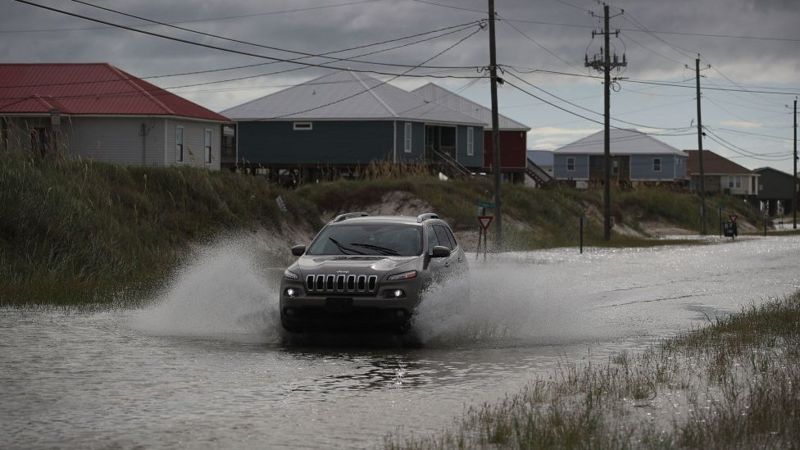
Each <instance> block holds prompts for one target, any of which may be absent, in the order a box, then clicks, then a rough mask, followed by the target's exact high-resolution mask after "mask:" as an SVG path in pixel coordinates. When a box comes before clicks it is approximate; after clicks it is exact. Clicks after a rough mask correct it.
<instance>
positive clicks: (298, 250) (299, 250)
mask: <svg viewBox="0 0 800 450" xmlns="http://www.w3.org/2000/svg"><path fill="white" fill-rule="evenodd" d="M305 252H306V246H305V245H295V246H294V247H292V254H293V255H294V256H303V253H305Z"/></svg>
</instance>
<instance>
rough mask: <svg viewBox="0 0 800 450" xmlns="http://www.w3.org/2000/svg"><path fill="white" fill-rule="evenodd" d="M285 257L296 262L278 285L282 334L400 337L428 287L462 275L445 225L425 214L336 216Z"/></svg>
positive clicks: (460, 254)
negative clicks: (351, 332)
mask: <svg viewBox="0 0 800 450" xmlns="http://www.w3.org/2000/svg"><path fill="white" fill-rule="evenodd" d="M292 254H294V255H295V256H298V257H299V258H298V259H297V261H296V262H295V263H294V264H292V265H291V266H289V267H288V268H287V269H286V271H285V272H284V275H283V279H282V281H281V287H280V317H281V325H282V326H283V328H284V329H285V330H287V331H290V332H301V331H306V330H312V329H319V328H324V329H332V328H333V329H342V328H345V329H365V330H373V331H394V332H405V331H407V330H408V329H409V327H410V324H411V320H412V317H413V315H414V313H415V310H416V308H417V306H418V305H419V304H420V301H421V300H422V294H423V292H425V290H426V289H427V288H428V287H429V286H430V285H431V284H432V283H438V282H441V281H443V280H445V279H447V278H449V277H452V276H455V275H459V274H463V273H464V272H466V271H467V270H468V269H467V261H466V257H465V256H464V250H463V249H462V248H461V246H460V245H458V242H457V241H456V239H455V236H454V235H453V231H452V230H451V229H450V226H449V225H448V224H447V223H446V222H445V221H443V220H441V219H440V218H439V216H437V215H436V214H433V213H426V214H421V215H419V216H417V217H411V216H369V215H367V214H366V213H361V212H359V213H348V214H341V215H339V216H337V217H336V218H335V219H333V220H332V221H331V222H330V223H328V224H327V225H325V226H324V227H323V228H322V230H320V232H319V233H318V234H317V236H316V237H315V238H314V240H313V241H312V242H311V244H310V245H309V246H308V247H306V246H303V245H298V246H295V247H293V248H292Z"/></svg>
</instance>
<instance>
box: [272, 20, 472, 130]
mask: <svg viewBox="0 0 800 450" xmlns="http://www.w3.org/2000/svg"><path fill="white" fill-rule="evenodd" d="M482 30H483V28H479V29H477V30H475V31H473V32H472V33H470V34H468V35H467V36H465V37H463V38H461V39H460V40H458V41H456V42H455V43H453V44H451V45H450V46H449V47H447V48H445V49H444V50H441V51H439V52H437V53H436V54H435V55H433V56H431V57H430V58H428V59H426V60H425V61H423V62H421V63H420V64H419V66H417V67H423V66H424V65H425V64H427V63H428V62H430V61H433V60H434V59H436V58H438V57H439V56H441V55H443V54H445V53H447V52H448V51H450V50H452V49H454V48H455V47H457V46H458V45H459V44H461V43H462V42H464V41H466V40H467V39H469V38H471V37H472V36H474V35H476V34H478V33H479V32H481V31H482ZM417 67H412V68H410V69H408V70H406V71H405V72H404V73H402V74H397V75H396V76H394V77H392V78H389V79H388V80H386V81H381V82H380V83H378V84H376V85H375V86H372V87H366V88H365V89H364V90H362V91H359V92H356V93H355V94H351V95H348V96H345V97H343V98H340V99H338V100H334V101H332V102H328V103H325V104H322V105H318V106H315V107H313V108H307V109H304V110H301V111H295V112H293V113H289V114H281V115H278V116H274V117H270V118H265V119H262V120H270V119H280V118H285V117H292V116H297V115H298V114H304V113H307V112H311V111H315V110H318V109H321V108H325V107H328V106H332V105H335V104H337V103H341V102H343V101H345V100H349V99H351V98H353V97H356V96H359V95H361V94H364V93H366V92H369V91H370V90H372V89H375V88H376V87H378V86H382V85H384V84H387V83H389V82H390V81H393V80H395V79H397V78H399V77H401V76H405V75H407V74H408V72H411V71H412V70H414V69H416V68H417ZM356 78H358V77H356ZM359 81H360V79H359Z"/></svg>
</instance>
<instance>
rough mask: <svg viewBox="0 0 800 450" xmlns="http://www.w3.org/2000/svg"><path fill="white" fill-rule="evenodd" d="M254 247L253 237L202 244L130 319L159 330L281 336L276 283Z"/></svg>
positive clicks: (142, 327)
mask: <svg viewBox="0 0 800 450" xmlns="http://www.w3.org/2000/svg"><path fill="white" fill-rule="evenodd" d="M255 248H257V246H254V245H253V243H252V242H250V240H249V239H238V240H237V239H228V240H225V241H223V242H220V243H217V244H215V245H211V246H209V247H206V248H203V249H200V250H199V254H198V256H197V257H196V258H193V260H192V261H191V262H189V263H188V264H186V265H185V266H184V267H183V268H182V269H180V270H179V271H178V272H177V273H176V275H175V276H174V277H173V279H172V281H171V282H170V283H169V285H168V287H167V289H166V290H165V292H164V293H163V294H162V295H161V296H160V297H159V298H158V299H157V300H156V301H155V302H154V303H153V304H151V305H150V306H148V307H145V308H143V309H142V310H139V311H136V312H135V313H134V314H133V315H132V316H131V318H130V320H129V323H130V325H131V326H132V327H133V328H134V329H137V330H139V331H142V332H144V333H146V334H152V335H158V336H192V337H226V338H237V339H248V340H251V339H258V340H266V341H268V342H275V341H277V340H278V339H279V328H280V325H279V320H278V298H277V286H276V284H275V282H274V281H272V280H270V278H269V276H268V271H269V269H268V268H266V266H267V265H268V264H267V263H268V261H264V260H263V258H264V255H260V254H259V252H258V251H257V250H255Z"/></svg>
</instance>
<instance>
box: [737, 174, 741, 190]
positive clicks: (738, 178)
mask: <svg viewBox="0 0 800 450" xmlns="http://www.w3.org/2000/svg"><path fill="white" fill-rule="evenodd" d="M741 187H742V177H740V176H739V175H736V188H737V189H739V188H741Z"/></svg>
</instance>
